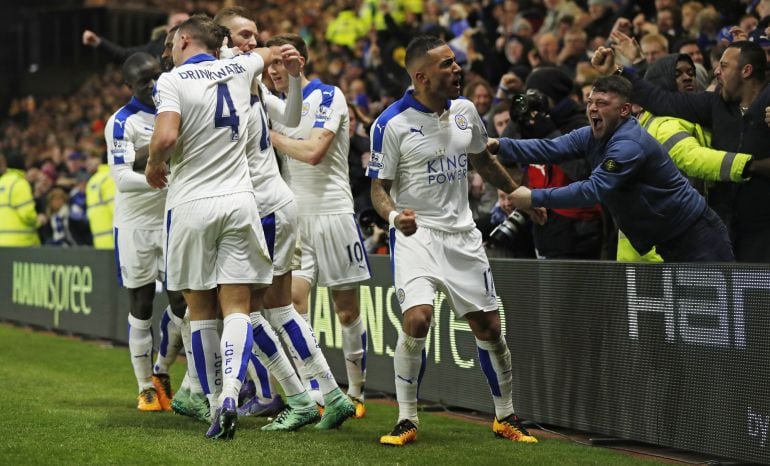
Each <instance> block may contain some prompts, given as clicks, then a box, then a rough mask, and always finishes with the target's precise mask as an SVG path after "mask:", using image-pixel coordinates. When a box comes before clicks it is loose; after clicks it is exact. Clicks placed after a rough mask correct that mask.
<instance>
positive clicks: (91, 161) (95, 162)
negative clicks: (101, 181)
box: [86, 155, 102, 173]
mask: <svg viewBox="0 0 770 466" xmlns="http://www.w3.org/2000/svg"><path fill="white" fill-rule="evenodd" d="M101 164H102V158H101V157H96V156H93V155H91V156H90V157H88V158H87V159H86V169H87V170H88V173H96V170H98V169H99V165H101Z"/></svg>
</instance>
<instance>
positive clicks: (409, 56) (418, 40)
mask: <svg viewBox="0 0 770 466" xmlns="http://www.w3.org/2000/svg"><path fill="white" fill-rule="evenodd" d="M442 45H446V42H444V41H443V40H441V39H439V38H438V37H433V36H417V37H415V38H414V39H412V40H410V41H409V45H407V46H406V57H405V58H404V65H405V66H406V69H407V70H408V69H409V68H410V66H411V65H412V64H413V63H414V62H415V61H417V60H419V59H420V58H422V57H424V56H425V55H427V53H428V51H429V50H433V49H435V48H436V47H441V46H442Z"/></svg>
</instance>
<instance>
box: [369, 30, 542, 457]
mask: <svg viewBox="0 0 770 466" xmlns="http://www.w3.org/2000/svg"><path fill="white" fill-rule="evenodd" d="M406 69H407V71H408V72H409V75H410V77H411V78H412V84H413V85H414V90H408V91H407V92H406V94H405V95H404V97H402V98H401V100H399V101H397V102H395V103H394V104H392V105H391V106H390V107H388V108H387V109H386V110H385V112H383V113H382V114H381V115H380V116H379V117H378V118H377V120H376V121H375V123H374V125H372V130H371V131H372V138H371V140H372V150H371V153H372V158H371V161H370V162H369V168H368V170H367V174H368V176H369V177H370V178H373V180H372V203H373V204H374V207H375V209H376V210H377V212H378V213H379V214H380V215H381V216H382V217H383V218H387V219H388V220H389V221H390V225H391V260H392V262H393V265H394V268H393V270H394V281H395V287H396V295H397V297H398V301H399V303H400V305H401V309H402V310H403V314H404V320H403V327H402V329H403V331H402V332H400V333H399V337H398V343H397V344H396V351H395V356H394V358H393V361H394V362H393V365H394V368H395V375H396V377H395V379H396V398H397V399H398V406H399V415H398V423H397V424H396V426H395V427H394V428H393V431H392V432H391V433H390V434H388V435H384V436H382V437H381V438H380V443H382V444H385V445H405V444H407V443H410V442H413V441H414V440H415V439H416V438H417V426H418V418H417V392H418V389H419V385H420V380H421V376H422V374H423V370H424V361H425V357H424V352H425V339H426V336H427V334H428V330H429V329H430V321H431V318H432V317H433V298H434V295H435V293H436V290H437V289H440V290H441V291H443V292H444V293H446V295H447V298H448V299H449V302H450V304H451V306H452V309H454V311H455V313H456V315H457V316H459V317H464V318H465V319H467V321H468V324H469V325H470V328H471V331H473V334H474V335H475V337H476V344H477V346H478V355H479V361H480V363H481V368H482V370H483V371H484V374H485V375H486V377H487V381H488V383H489V387H490V389H491V391H492V398H493V400H494V404H495V415H496V416H495V420H494V423H493V425H492V430H493V431H494V432H495V434H497V435H499V436H502V437H505V438H507V439H510V440H512V441H517V442H527V443H534V442H537V439H535V437H533V436H531V435H529V433H528V432H527V430H526V429H525V428H524V427H522V425H521V423H520V421H519V419H518V418H517V417H516V415H515V414H514V410H513V401H512V391H513V380H512V376H511V353H510V351H509V350H508V345H507V344H506V342H505V339H504V338H503V336H502V335H501V331H500V317H499V315H498V313H497V297H496V295H495V287H494V282H493V281H492V274H491V269H490V267H489V261H488V260H487V256H486V254H485V252H484V247H483V246H482V242H481V233H480V232H479V231H478V230H477V229H476V228H475V224H474V223H473V217H472V215H471V211H470V208H469V206H468V179H467V171H468V169H469V167H468V162H469V160H470V161H472V162H473V165H474V167H475V168H476V170H477V171H478V172H479V173H480V174H481V175H482V176H483V177H484V178H486V179H487V180H488V181H490V182H491V183H492V184H494V185H495V186H497V187H498V188H499V189H502V190H504V191H505V192H508V193H510V192H512V191H514V189H516V188H517V187H518V186H517V185H516V183H515V182H514V181H513V180H512V179H511V178H510V177H509V176H508V174H507V173H506V172H505V171H504V169H503V168H502V167H501V166H500V164H499V163H498V162H497V161H496V160H495V159H494V158H493V157H492V156H491V155H490V154H489V152H487V149H486V144H487V134H486V131H485V130H484V123H483V122H482V120H481V117H480V116H479V114H478V112H477V111H476V109H475V108H474V106H473V104H472V103H471V102H470V101H468V100H454V99H457V97H459V95H460V79H461V73H462V69H461V68H460V66H459V65H458V64H457V62H456V61H455V56H454V53H453V52H452V50H451V49H450V48H449V46H448V45H447V44H446V43H445V42H444V41H442V40H440V39H436V38H433V37H427V36H422V37H417V38H415V39H413V40H412V41H411V42H410V43H409V45H408V47H407V50H406ZM391 190H392V191H391ZM391 192H392V197H391ZM530 214H531V215H532V216H533V218H534V219H535V221H538V222H543V221H544V219H545V213H544V211H543V210H534V211H531V212H530ZM394 230H395V231H394Z"/></svg>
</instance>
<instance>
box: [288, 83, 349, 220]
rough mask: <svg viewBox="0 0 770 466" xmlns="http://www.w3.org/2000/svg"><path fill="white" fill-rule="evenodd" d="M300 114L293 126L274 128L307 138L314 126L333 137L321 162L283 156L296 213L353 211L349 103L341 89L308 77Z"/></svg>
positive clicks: (303, 90) (341, 212)
mask: <svg viewBox="0 0 770 466" xmlns="http://www.w3.org/2000/svg"><path fill="white" fill-rule="evenodd" d="M302 97H303V99H302V118H301V120H300V123H299V125H298V126H297V127H296V128H287V127H286V126H283V125H281V124H279V123H274V127H273V129H275V130H276V131H278V132H279V133H281V134H283V135H286V136H288V137H291V138H294V139H307V138H309V137H310V131H311V130H312V129H313V128H324V129H327V130H329V131H331V132H333V133H335V135H334V140H333V141H332V143H331V145H330V146H329V150H328V151H327V152H326V155H324V157H323V159H322V160H321V163H319V164H318V165H315V166H313V165H310V164H308V163H305V162H299V161H297V160H294V159H292V158H291V157H285V158H284V160H285V161H286V163H285V165H284V173H283V174H284V177H285V178H286V182H287V183H288V184H289V187H290V188H291V190H292V191H293V192H294V197H295V199H296V201H297V205H298V206H299V215H317V214H347V213H351V214H352V213H353V195H352V194H351V192H350V178H349V175H348V149H349V148H350V135H349V134H348V126H349V125H350V120H349V116H348V104H347V102H346V101H345V96H344V94H343V93H342V91H341V90H340V89H339V88H337V87H335V86H330V85H327V84H324V83H322V82H321V81H319V80H317V79H316V80H313V81H310V82H309V83H308V84H307V85H306V86H305V87H304V88H303V89H302Z"/></svg>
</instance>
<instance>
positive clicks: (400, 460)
mask: <svg viewBox="0 0 770 466" xmlns="http://www.w3.org/2000/svg"><path fill="white" fill-rule="evenodd" d="M183 373H184V364H179V363H177V364H175V365H174V367H173V370H172V383H174V385H175V386H176V385H178V383H179V382H180V381H181V377H182V375H183ZM0 393H1V394H2V405H1V406H2V415H1V416H0V463H2V464H85V463H89V464H149V463H154V464H176V463H194V464H228V465H235V464H292V465H293V464H314V465H316V464H344V465H348V464H366V465H369V464H429V463H433V464H434V465H436V466H438V465H443V464H475V465H479V464H500V465H509V464H538V465H539V464H613V465H615V464H636V463H640V462H642V461H643V460H641V459H638V458H633V457H630V456H627V455H623V454H621V453H617V452H614V451H610V450H606V449H600V448H591V447H586V446H582V445H579V444H576V443H573V442H569V441H564V440H551V439H541V441H540V443H538V444H537V445H523V444H515V443H512V442H508V441H504V440H500V439H496V438H495V437H494V435H493V434H492V433H491V430H490V428H489V427H488V426H487V427H485V426H481V425H477V424H474V423H470V422H466V421H463V420H459V419H451V418H447V417H445V416H434V415H430V414H427V413H426V414H421V415H420V420H421V426H422V430H421V431H420V434H419V440H418V441H417V443H415V444H413V445H408V446H406V447H403V448H397V447H385V446H381V445H379V444H378V443H377V441H378V438H379V436H380V435H381V434H384V433H385V432H386V431H388V430H390V428H391V427H392V425H393V422H394V421H395V418H396V414H397V410H396V408H394V407H391V406H387V405H384V404H377V403H369V404H368V405H367V415H366V418H364V419H361V420H350V421H348V422H346V423H345V424H344V425H343V426H342V428H341V429H340V430H338V431H332V432H317V431H315V430H314V429H312V428H310V427H306V428H304V429H302V430H301V431H300V432H296V433H288V434H287V433H264V432H260V431H259V430H258V427H259V426H261V425H263V424H265V423H266V421H265V420H264V419H252V418H246V419H242V420H241V421H240V423H239V428H238V431H237V434H236V438H235V440H233V441H231V442H222V441H213V440H207V439H206V438H204V436H203V433H204V432H205V430H206V428H207V426H205V425H203V424H200V423H196V422H194V421H193V420H191V419H188V418H185V417H181V416H177V415H174V414H171V413H140V412H138V411H137V410H136V408H135V396H136V382H135V381H134V378H133V372H132V370H131V364H130V361H129V357H128V350H127V349H126V348H110V347H104V346H103V345H99V344H96V343H92V342H82V341H78V340H76V339H71V338H65V337H58V336H51V335H47V334H41V333H35V332H31V331H28V330H24V329H19V328H14V327H10V326H7V325H0ZM479 396H489V395H488V394H487V393H483V394H479Z"/></svg>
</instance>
